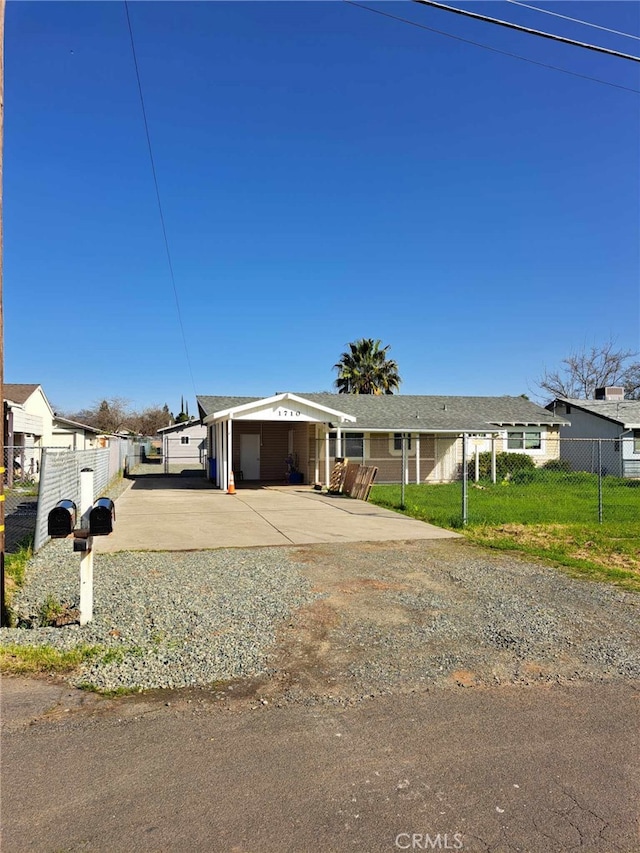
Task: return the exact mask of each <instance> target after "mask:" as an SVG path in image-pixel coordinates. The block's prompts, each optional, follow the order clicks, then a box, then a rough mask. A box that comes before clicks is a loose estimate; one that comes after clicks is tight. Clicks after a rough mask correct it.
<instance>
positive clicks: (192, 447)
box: [147, 435, 207, 474]
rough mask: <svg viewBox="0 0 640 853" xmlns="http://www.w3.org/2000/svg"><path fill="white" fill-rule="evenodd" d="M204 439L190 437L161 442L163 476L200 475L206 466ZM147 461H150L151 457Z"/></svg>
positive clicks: (184, 436)
mask: <svg viewBox="0 0 640 853" xmlns="http://www.w3.org/2000/svg"><path fill="white" fill-rule="evenodd" d="M206 457H207V451H206V439H205V438H204V437H197V436H192V435H181V436H176V437H175V438H170V437H168V436H165V437H164V440H163V457H162V467H163V471H164V473H165V474H186V473H200V472H202V471H204V468H205V464H206ZM147 461H152V457H151V458H150V459H148V460H147Z"/></svg>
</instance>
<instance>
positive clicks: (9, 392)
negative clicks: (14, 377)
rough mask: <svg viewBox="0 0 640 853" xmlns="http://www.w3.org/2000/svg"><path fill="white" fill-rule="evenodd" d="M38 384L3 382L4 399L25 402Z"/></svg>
mask: <svg viewBox="0 0 640 853" xmlns="http://www.w3.org/2000/svg"><path fill="white" fill-rule="evenodd" d="M39 387H40V386H39V385H24V384H19V383H9V382H5V383H4V385H3V386H2V390H3V393H4V399H5V400H10V401H11V402H12V403H19V404H20V405H22V403H26V402H27V400H28V399H29V397H30V396H31V395H32V394H33V392H34V391H35V390H36V388H39Z"/></svg>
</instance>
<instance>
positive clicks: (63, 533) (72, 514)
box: [48, 500, 77, 539]
mask: <svg viewBox="0 0 640 853" xmlns="http://www.w3.org/2000/svg"><path fill="white" fill-rule="evenodd" d="M76 516H77V510H76V505H75V504H74V502H73V501H68V500H63V501H58V503H57V504H56V505H55V506H54V508H53V509H52V510H51V512H50V513H49V519H48V533H49V536H51V537H52V538H53V539H65V538H66V537H67V536H68V535H69V534H70V533H73V528H74V527H75V526H76Z"/></svg>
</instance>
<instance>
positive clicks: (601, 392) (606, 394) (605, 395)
mask: <svg viewBox="0 0 640 853" xmlns="http://www.w3.org/2000/svg"><path fill="white" fill-rule="evenodd" d="M596 400H624V388H621V387H620V386H619V385H607V386H606V388H596Z"/></svg>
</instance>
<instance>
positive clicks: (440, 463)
mask: <svg viewBox="0 0 640 853" xmlns="http://www.w3.org/2000/svg"><path fill="white" fill-rule="evenodd" d="M197 399H198V408H199V411H200V418H201V421H202V423H203V424H205V426H206V428H207V455H208V457H209V460H210V461H209V473H210V478H211V479H212V480H214V482H215V483H216V485H217V486H219V487H220V488H227V484H228V479H229V469H230V467H231V470H233V471H234V472H235V471H238V472H240V471H242V476H243V479H244V480H262V481H279V482H281V481H282V480H283V473H284V470H285V460H287V459H291V458H293V459H295V463H296V467H297V469H298V470H299V471H301V472H302V475H303V478H304V481H305V482H307V483H309V482H316V483H317V482H324V484H325V485H327V484H328V483H329V477H330V470H331V468H332V465H333V462H334V460H335V457H336V456H338V457H342V456H346V457H347V458H349V459H351V460H352V461H358V462H362V463H364V464H370V465H375V466H376V467H377V468H378V478H377V479H378V482H394V481H395V482H398V480H399V479H400V476H399V474H400V468H401V459H402V444H403V437H406V438H405V439H404V440H405V441H406V443H407V445H408V458H407V459H406V470H405V472H404V478H405V481H406V482H448V481H451V480H454V479H457V478H458V477H459V476H460V473H461V463H462V444H463V443H462V442H461V441H460V440H459V439H460V437H461V436H463V435H465V436H473V437H474V438H475V440H476V442H477V443H478V445H481V444H483V443H486V444H487V447H486V448H485V447H482V448H481V449H489V447H490V446H491V445H493V447H494V449H495V450H496V451H497V452H499V451H502V450H504V451H509V452H515V453H526V454H528V455H530V456H531V457H532V458H533V459H534V460H535V462H536V464H543V463H544V462H546V461H548V460H549V459H552V458H557V456H558V441H557V438H558V435H559V428H560V427H561V426H562V425H564V424H566V423H567V421H566V420H565V419H564V418H562V417H559V416H557V415H554V414H553V413H551V412H549V411H547V409H544V408H542V407H541V406H537V405H536V404H535V403H532V402H530V401H529V400H525V399H524V398H522V397H426V396H409V395H406V396H405V395H403V394H397V395H396V394H391V395H380V396H376V395H368V394H362V395H356V394H328V393H327V394H292V393H283V394H277V395H275V396H273V397H267V398H264V399H261V398H258V397H209V396H199V397H198V398H197ZM492 437H494V438H495V440H494V441H491V440H490V439H491V438H492ZM488 439H489V440H488ZM214 460H215V461H214ZM230 461H231V466H230V465H229V462H230Z"/></svg>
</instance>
